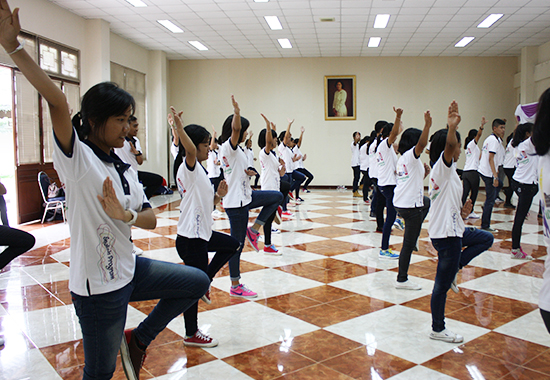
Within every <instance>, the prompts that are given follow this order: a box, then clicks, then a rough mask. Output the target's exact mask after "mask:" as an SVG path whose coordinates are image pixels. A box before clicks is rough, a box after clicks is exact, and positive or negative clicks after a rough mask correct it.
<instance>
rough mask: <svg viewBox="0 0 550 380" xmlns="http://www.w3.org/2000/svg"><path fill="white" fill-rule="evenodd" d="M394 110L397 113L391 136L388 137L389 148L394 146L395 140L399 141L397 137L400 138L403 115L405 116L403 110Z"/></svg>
mask: <svg viewBox="0 0 550 380" xmlns="http://www.w3.org/2000/svg"><path fill="white" fill-rule="evenodd" d="M393 110H394V111H395V123H393V128H392V129H391V132H390V136H389V137H388V145H389V146H392V145H393V143H394V142H395V140H397V136H399V132H400V130H401V115H403V110H402V109H401V108H395V107H393Z"/></svg>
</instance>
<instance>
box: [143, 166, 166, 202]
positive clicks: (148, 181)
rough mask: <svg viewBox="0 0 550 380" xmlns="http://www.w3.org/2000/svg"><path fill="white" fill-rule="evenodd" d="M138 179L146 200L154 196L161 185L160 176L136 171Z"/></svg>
mask: <svg viewBox="0 0 550 380" xmlns="http://www.w3.org/2000/svg"><path fill="white" fill-rule="evenodd" d="M138 179H139V182H141V183H142V185H143V187H144V188H145V195H146V196H147V199H150V198H151V197H152V196H153V195H155V194H156V193H157V190H158V189H159V187H161V186H162V183H163V179H162V176H160V175H158V174H155V173H149V172H142V171H138Z"/></svg>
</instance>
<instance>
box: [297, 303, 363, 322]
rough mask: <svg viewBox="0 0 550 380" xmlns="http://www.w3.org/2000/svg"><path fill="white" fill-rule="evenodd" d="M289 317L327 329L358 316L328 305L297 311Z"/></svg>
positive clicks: (352, 312)
mask: <svg viewBox="0 0 550 380" xmlns="http://www.w3.org/2000/svg"><path fill="white" fill-rule="evenodd" d="M289 315H291V316H293V317H296V318H299V319H301V320H303V321H306V322H308V323H311V324H313V325H315V326H319V327H327V326H331V325H334V324H336V323H340V322H343V321H347V320H348V319H352V318H356V317H358V316H360V314H359V313H356V312H354V311H349V310H344V309H340V308H337V307H334V306H330V305H329V304H322V305H318V306H312V307H309V308H307V309H302V310H297V311H295V312H292V313H289Z"/></svg>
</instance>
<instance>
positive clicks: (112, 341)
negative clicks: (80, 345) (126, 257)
mask: <svg viewBox="0 0 550 380" xmlns="http://www.w3.org/2000/svg"><path fill="white" fill-rule="evenodd" d="M209 285H210V279H209V278H208V276H207V275H206V273H204V272H203V271H202V270H200V269H197V268H192V267H189V266H186V265H179V264H173V263H168V262H164V261H156V260H150V259H147V258H143V257H137V258H136V268H135V272H134V278H133V279H132V281H131V282H130V283H129V284H128V285H126V286H125V287H123V288H121V289H119V290H115V291H113V292H109V293H105V294H97V295H93V296H89V297H82V296H79V295H77V294H74V293H71V294H72V300H73V305H74V308H75V311H76V315H77V316H78V319H79V322H80V328H81V329H82V337H83V341H84V363H85V365H84V376H83V379H84V380H88V379H110V378H111V377H112V376H113V373H114V372H115V368H116V358H117V353H118V350H119V348H120V343H121V341H122V338H123V333H124V325H125V323H126V313H127V309H128V302H131V301H145V300H153V299H160V300H159V302H158V303H157V306H155V308H154V309H153V311H151V313H150V314H149V315H148V316H147V318H145V320H144V321H143V322H141V323H140V324H139V326H138V327H137V328H136V329H135V330H134V331H135V335H136V337H137V339H138V340H139V341H140V342H141V343H142V344H144V345H146V346H148V345H149V344H150V343H151V341H153V339H155V337H156V336H157V335H158V334H159V333H160V332H161V331H162V330H164V328H165V327H166V325H168V323H169V322H170V321H171V320H172V319H174V318H175V317H177V316H178V315H179V314H181V313H183V312H184V311H185V310H187V308H188V307H190V306H191V305H193V304H194V303H196V302H197V301H198V299H199V298H200V297H202V296H203V295H204V293H206V291H207V290H208V286H209Z"/></svg>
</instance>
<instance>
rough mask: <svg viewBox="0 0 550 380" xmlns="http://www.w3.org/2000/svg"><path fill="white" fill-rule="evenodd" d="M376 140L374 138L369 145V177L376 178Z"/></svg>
mask: <svg viewBox="0 0 550 380" xmlns="http://www.w3.org/2000/svg"><path fill="white" fill-rule="evenodd" d="M377 141H378V140H374V141H373V142H372V144H370V146H369V177H371V178H378V160H377V159H376V156H377V155H376V152H375V151H376V144H377Z"/></svg>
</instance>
